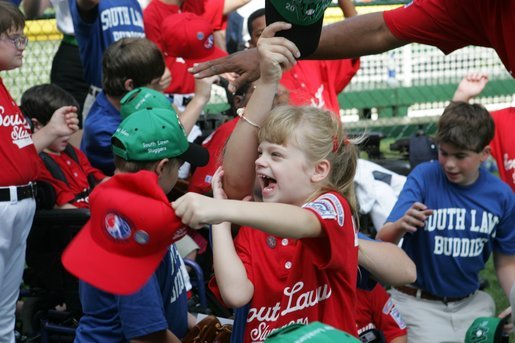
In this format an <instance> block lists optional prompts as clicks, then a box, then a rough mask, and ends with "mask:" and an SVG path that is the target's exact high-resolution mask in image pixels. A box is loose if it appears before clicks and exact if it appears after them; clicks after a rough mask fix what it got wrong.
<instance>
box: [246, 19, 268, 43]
mask: <svg viewBox="0 0 515 343" xmlns="http://www.w3.org/2000/svg"><path fill="white" fill-rule="evenodd" d="M265 27H266V19H265V16H264V15H263V16H261V17H257V18H256V19H254V21H253V22H252V35H251V36H250V40H249V46H250V47H251V48H255V47H256V46H257V41H258V39H259V37H261V34H262V33H263V31H264V30H265Z"/></svg>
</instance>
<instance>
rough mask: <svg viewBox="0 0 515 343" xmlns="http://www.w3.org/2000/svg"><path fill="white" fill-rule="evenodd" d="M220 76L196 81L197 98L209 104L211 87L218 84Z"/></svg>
mask: <svg viewBox="0 0 515 343" xmlns="http://www.w3.org/2000/svg"><path fill="white" fill-rule="evenodd" d="M219 79H220V77H219V76H218V75H214V76H209V77H206V78H203V79H195V96H196V97H200V98H201V99H202V100H203V101H204V102H206V103H207V102H208V101H209V98H210V97H211V86H212V85H213V83H216V82H218V80H219Z"/></svg>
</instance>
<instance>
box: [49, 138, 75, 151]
mask: <svg viewBox="0 0 515 343" xmlns="http://www.w3.org/2000/svg"><path fill="white" fill-rule="evenodd" d="M68 144H70V136H63V137H59V138H57V139H56V140H54V141H53V142H52V144H50V145H49V146H48V148H47V149H48V150H50V151H52V152H55V153H60V152H63V151H64V149H66V146H67V145H68Z"/></svg>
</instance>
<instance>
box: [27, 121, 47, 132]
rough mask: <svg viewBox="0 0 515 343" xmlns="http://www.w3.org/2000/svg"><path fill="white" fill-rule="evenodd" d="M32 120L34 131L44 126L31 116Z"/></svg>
mask: <svg viewBox="0 0 515 343" xmlns="http://www.w3.org/2000/svg"><path fill="white" fill-rule="evenodd" d="M30 120H31V121H32V125H33V126H34V129H33V130H32V131H33V132H34V133H35V132H36V131H38V130H40V129H41V128H42V127H43V126H44V125H43V124H41V123H40V122H39V120H37V119H36V118H30Z"/></svg>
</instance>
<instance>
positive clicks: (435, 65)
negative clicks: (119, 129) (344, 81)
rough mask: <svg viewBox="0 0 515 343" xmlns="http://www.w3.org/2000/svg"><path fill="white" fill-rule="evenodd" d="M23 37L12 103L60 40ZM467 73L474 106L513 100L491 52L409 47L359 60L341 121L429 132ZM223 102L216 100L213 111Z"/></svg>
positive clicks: (40, 78)
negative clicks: (474, 86)
mask: <svg viewBox="0 0 515 343" xmlns="http://www.w3.org/2000/svg"><path fill="white" fill-rule="evenodd" d="M392 3H396V4H395V5H392ZM385 4H386V5H385ZM356 5H357V10H358V13H360V14H364V13H368V12H375V11H381V10H385V9H390V8H394V7H396V6H399V1H398V0H397V1H389V0H382V1H381V0H376V1H363V0H362V1H356ZM50 16H51V14H50ZM339 20H342V14H341V11H340V10H339V8H336V7H331V8H329V9H328V10H327V11H326V15H325V24H329V23H331V22H335V21H339ZM26 34H27V36H28V37H29V41H30V43H29V45H28V47H27V49H26V51H25V54H24V56H25V57H24V65H23V67H22V68H19V69H16V70H12V71H9V72H5V73H4V75H3V76H2V77H3V79H4V82H5V84H6V86H7V88H8V89H9V90H10V92H11V94H12V95H13V97H14V98H15V99H16V100H19V98H20V96H21V93H22V92H23V91H24V90H25V89H27V88H28V87H30V86H33V85H35V84H40V83H45V82H49V75H50V69H51V65H52V58H53V56H54V54H55V52H56V50H57V47H58V45H59V42H60V39H61V37H62V35H61V33H60V32H59V31H58V30H57V29H56V27H55V20H54V19H41V20H33V21H28V22H27V25H26ZM470 71H484V72H486V73H488V75H489V78H490V82H489V84H488V85H487V87H486V89H485V90H484V92H483V93H482V94H481V96H480V97H478V98H477V99H476V101H477V102H480V103H482V104H484V105H486V106H487V108H488V109H490V110H493V109H496V108H499V107H505V106H508V105H509V104H510V103H511V102H512V101H513V94H514V93H515V81H514V80H513V79H512V78H511V76H510V75H509V74H508V72H507V71H506V69H505V68H504V66H503V65H502V63H501V61H500V60H499V58H498V57H497V55H496V53H495V51H494V50H493V49H487V48H481V47H466V48H463V49H460V50H458V51H455V52H453V53H452V54H450V55H448V56H445V55H444V54H443V53H442V52H441V51H440V50H438V49H437V48H434V47H430V46H427V45H420V44H409V45H406V46H404V47H401V48H398V49H395V50H392V51H390V52H387V53H383V54H378V55H373V56H365V57H362V58H361V69H360V70H359V71H358V73H357V75H356V76H355V77H354V78H353V80H352V82H351V83H350V85H349V86H348V87H347V88H346V89H345V91H344V92H343V93H342V94H340V96H339V100H340V105H341V108H342V110H341V115H342V120H343V121H344V122H345V123H346V124H345V125H346V127H347V128H348V130H350V131H353V130H355V131H363V129H367V130H374V131H381V132H383V133H384V134H385V136H387V137H390V138H393V139H397V138H400V137H404V136H409V135H410V134H412V133H413V131H414V130H416V129H419V128H423V129H424V130H426V132H428V133H432V132H433V131H434V123H435V121H436V120H437V116H438V115H439V114H440V113H441V112H442V109H443V108H444V107H445V105H446V104H447V103H448V102H449V100H450V99H451V97H452V94H453V93H454V90H455V89H456V86H457V84H458V82H459V81H460V80H461V78H462V77H463V76H464V75H466V74H467V73H468V72H470ZM217 94H221V93H220V92H219V93H217ZM224 100H225V99H224V98H223V97H221V96H214V97H213V98H212V105H213V106H212V107H211V108H212V110H213V109H215V110H216V109H218V108H219V106H217V104H220V103H222V102H223V101H224Z"/></svg>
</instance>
